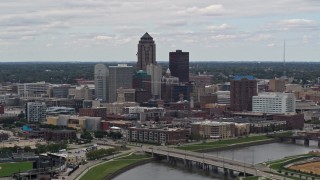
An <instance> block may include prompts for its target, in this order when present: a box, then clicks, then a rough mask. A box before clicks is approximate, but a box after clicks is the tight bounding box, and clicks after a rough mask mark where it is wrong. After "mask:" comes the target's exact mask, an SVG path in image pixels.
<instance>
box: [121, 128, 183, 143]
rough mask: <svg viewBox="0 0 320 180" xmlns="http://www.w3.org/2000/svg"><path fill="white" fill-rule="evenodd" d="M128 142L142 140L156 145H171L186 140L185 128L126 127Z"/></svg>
mask: <svg viewBox="0 0 320 180" xmlns="http://www.w3.org/2000/svg"><path fill="white" fill-rule="evenodd" d="M127 132H128V134H127V140H128V141H129V142H143V143H151V144H158V145H172V144H180V143H185V142H186V141H187V130H185V129H178V128H164V129H158V128H157V129H154V128H137V127H130V128H128V131H127Z"/></svg>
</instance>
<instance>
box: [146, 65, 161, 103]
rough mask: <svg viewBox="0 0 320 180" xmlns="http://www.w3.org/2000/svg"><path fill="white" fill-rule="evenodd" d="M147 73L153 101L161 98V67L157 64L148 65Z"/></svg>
mask: <svg viewBox="0 0 320 180" xmlns="http://www.w3.org/2000/svg"><path fill="white" fill-rule="evenodd" d="M147 73H148V74H149V75H150V76H151V94H152V97H153V98H154V99H158V98H160V97H161V78H162V67H161V66H160V65H159V64H148V65H147Z"/></svg>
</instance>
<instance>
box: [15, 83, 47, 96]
mask: <svg viewBox="0 0 320 180" xmlns="http://www.w3.org/2000/svg"><path fill="white" fill-rule="evenodd" d="M49 86H50V85H49V84H48V83H46V82H37V83H23V84H18V95H19V96H20V98H25V99H37V98H42V97H48V96H49Z"/></svg>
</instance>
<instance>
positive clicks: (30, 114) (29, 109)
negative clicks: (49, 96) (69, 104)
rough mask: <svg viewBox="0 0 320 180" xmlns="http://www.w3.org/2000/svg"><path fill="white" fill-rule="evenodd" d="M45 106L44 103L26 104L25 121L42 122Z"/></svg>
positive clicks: (44, 118) (44, 117) (44, 116)
mask: <svg viewBox="0 0 320 180" xmlns="http://www.w3.org/2000/svg"><path fill="white" fill-rule="evenodd" d="M46 110H47V106H46V104H45V103H43V102H42V103H40V102H28V103H27V104H26V119H27V121H28V122H44V121H45V120H46Z"/></svg>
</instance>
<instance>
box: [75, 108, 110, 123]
mask: <svg viewBox="0 0 320 180" xmlns="http://www.w3.org/2000/svg"><path fill="white" fill-rule="evenodd" d="M79 116H89V117H101V118H102V119H103V120H105V119H106V118H107V108H103V107H98V108H81V109H79Z"/></svg>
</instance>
